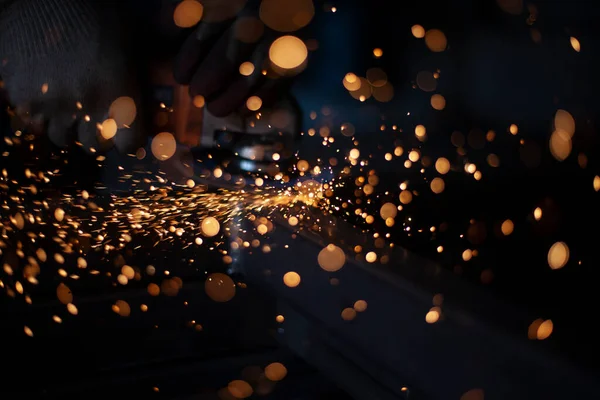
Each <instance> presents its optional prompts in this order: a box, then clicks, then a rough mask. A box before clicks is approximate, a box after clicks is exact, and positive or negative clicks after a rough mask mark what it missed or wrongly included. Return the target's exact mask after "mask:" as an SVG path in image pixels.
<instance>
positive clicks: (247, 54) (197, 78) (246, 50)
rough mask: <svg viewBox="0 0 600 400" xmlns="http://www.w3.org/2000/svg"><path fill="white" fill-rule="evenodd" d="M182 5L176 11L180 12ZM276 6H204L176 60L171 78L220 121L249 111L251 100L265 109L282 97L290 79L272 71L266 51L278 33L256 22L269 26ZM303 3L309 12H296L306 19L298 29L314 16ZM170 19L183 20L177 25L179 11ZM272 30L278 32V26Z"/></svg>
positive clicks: (233, 0) (253, 0)
mask: <svg viewBox="0 0 600 400" xmlns="http://www.w3.org/2000/svg"><path fill="white" fill-rule="evenodd" d="M183 3H186V2H183ZM183 3H180V4H179V6H178V7H183ZM187 3H188V4H189V3H190V2H189V1H188V2H187ZM271 3H273V4H272V5H271ZM276 3H277V2H273V1H270V0H269V1H262V2H260V1H257V0H250V1H246V0H210V1H204V2H203V5H204V7H203V10H202V19H201V22H200V23H199V24H198V25H197V26H195V27H194V29H193V32H192V33H191V34H190V36H189V37H188V38H187V40H186V41H185V42H184V44H183V46H182V48H181V50H180V52H179V54H178V55H177V56H176V59H175V66H174V76H175V79H176V80H177V81H178V82H179V83H180V84H183V85H189V90H190V95H191V96H192V97H194V96H198V95H200V96H203V97H204V98H205V101H206V104H207V109H208V111H209V112H210V113H211V114H212V115H214V116H216V117H224V116H227V115H229V114H231V113H233V112H236V111H240V110H246V111H247V109H246V108H245V107H244V106H245V104H246V101H247V99H248V98H250V97H251V96H258V97H259V98H260V99H261V100H262V106H263V107H266V106H269V105H270V104H272V103H273V102H274V101H276V100H277V99H278V97H280V96H279V95H280V94H281V93H283V92H285V89H286V88H285V87H286V86H287V85H288V84H289V79H285V77H284V76H282V75H286V76H287V75H288V74H287V73H284V74H282V73H281V72H282V71H277V70H276V69H274V68H272V65H271V63H270V62H269V48H270V46H271V45H272V43H273V41H274V40H275V39H276V38H277V37H278V36H279V35H280V34H278V33H277V32H276V31H275V30H274V29H271V28H269V27H267V26H265V25H264V24H263V22H262V21H261V20H260V19H259V18H258V17H259V14H260V16H261V17H263V19H266V20H267V21H268V20H269V12H270V11H269V10H270V9H273V7H274V6H275V7H279V8H281V4H276ZM295 3H298V2H295ZM300 3H301V2H300ZM305 3H307V4H308V5H306V7H308V11H306V10H299V12H300V11H305V12H306V13H307V14H308V15H309V16H310V17H308V18H306V17H305V20H304V21H300V22H299V24H300V25H302V24H304V25H305V24H307V23H308V21H310V19H311V17H312V14H310V13H311V12H312V13H314V8H312V1H311V0H308V2H305ZM265 7H266V8H267V11H266V12H265ZM174 15H175V19H176V23H177V22H180V23H182V24H183V25H184V26H185V23H186V22H187V21H177V9H176V10H175V14H174ZM301 15H304V14H301ZM265 17H266V18H265ZM279 17H285V16H279ZM272 25H273V26H274V27H276V28H280V29H281V26H277V25H276V24H272ZM280 25H281V24H280ZM300 25H297V26H300ZM302 26H303V25H302ZM304 50H305V49H304ZM305 58H306V57H305ZM285 72H289V71H285ZM294 72H297V71H294ZM252 111H255V110H252Z"/></svg>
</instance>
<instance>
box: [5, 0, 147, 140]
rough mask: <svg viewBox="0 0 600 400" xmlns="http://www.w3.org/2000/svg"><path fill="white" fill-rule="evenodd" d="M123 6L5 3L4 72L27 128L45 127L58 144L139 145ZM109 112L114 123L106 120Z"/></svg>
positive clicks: (71, 0)
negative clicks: (121, 14) (120, 15)
mask: <svg viewBox="0 0 600 400" xmlns="http://www.w3.org/2000/svg"><path fill="white" fill-rule="evenodd" d="M119 7H120V6H119V3H118V2H116V1H113V0H107V1H104V2H95V3H94V2H93V1H91V0H13V1H12V2H9V3H7V4H5V7H4V8H2V9H0V30H1V32H0V76H1V77H2V79H3V80H4V86H5V89H6V91H7V93H8V97H9V101H10V102H11V104H12V105H13V106H14V107H15V109H16V112H17V115H19V116H21V117H22V118H23V119H24V121H25V122H26V123H27V124H28V125H29V126H28V128H29V129H32V130H33V128H38V129H39V130H40V131H46V130H47V133H48V135H49V137H50V139H51V140H52V142H54V143H55V144H56V145H58V146H66V145H68V144H70V143H72V142H73V141H74V140H76V141H79V142H80V143H81V144H82V145H83V147H84V148H85V149H88V150H89V149H90V148H95V149H96V150H98V151H100V150H102V149H107V148H109V147H111V146H112V145H113V144H115V145H116V146H117V147H118V148H119V150H121V151H131V150H132V149H134V148H135V147H136V145H138V144H139V139H140V136H141V135H140V132H139V130H136V129H135V128H136V115H135V114H136V106H135V103H136V102H137V100H138V99H137V95H136V94H137V87H136V83H135V79H133V78H134V77H135V74H133V73H132V71H131V69H132V64H131V62H130V60H129V59H128V58H127V52H126V50H127V47H126V46H125V41H124V37H126V36H124V35H123V33H124V31H123V29H121V28H123V27H125V26H126V25H125V24H123V23H122V21H121V20H120V17H119V12H120V9H119ZM122 96H127V98H122V99H120V100H119V101H117V102H115V100H116V99H117V98H120V97H122ZM113 102H115V103H113ZM111 104H112V105H113V106H112V107H111ZM108 118H112V119H113V120H114V122H115V123H114V124H113V123H112V122H111V121H108V122H107V123H104V124H103V122H104V121H106V120H107V119H108ZM137 119H139V118H137ZM137 125H139V123H137ZM115 128H118V130H116V129H115Z"/></svg>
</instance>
